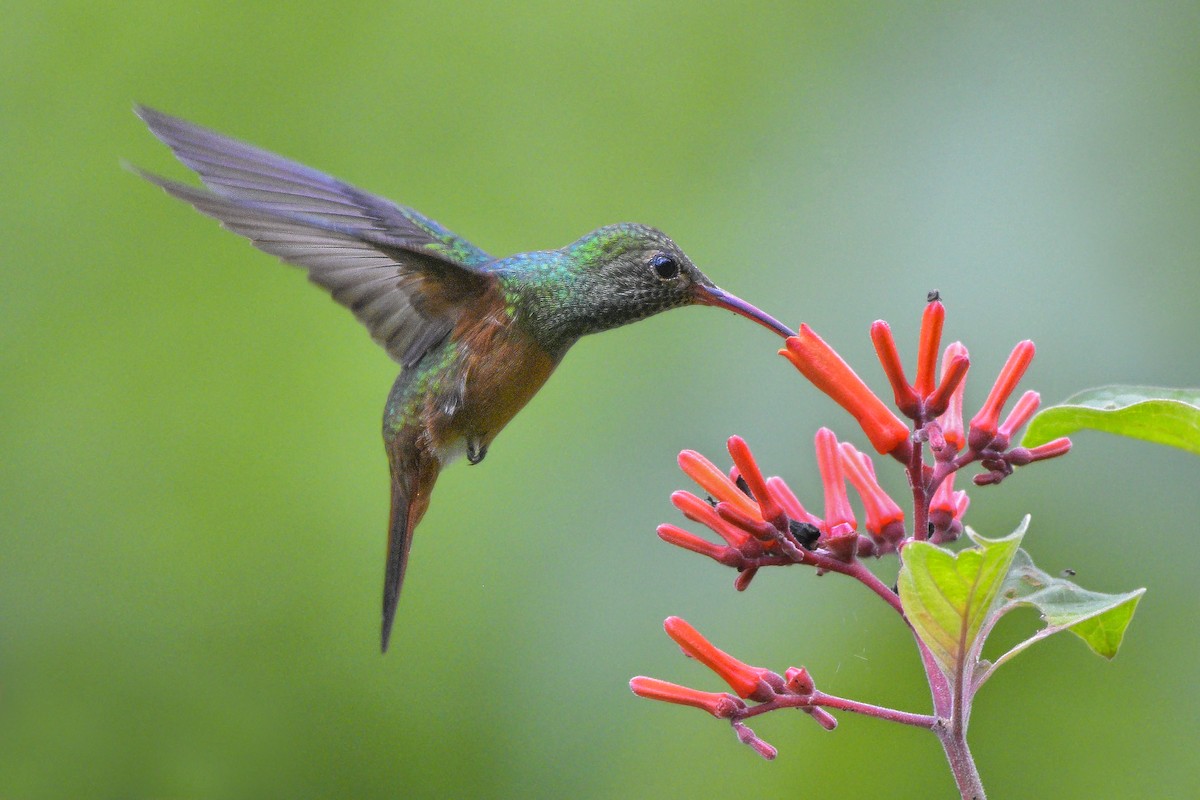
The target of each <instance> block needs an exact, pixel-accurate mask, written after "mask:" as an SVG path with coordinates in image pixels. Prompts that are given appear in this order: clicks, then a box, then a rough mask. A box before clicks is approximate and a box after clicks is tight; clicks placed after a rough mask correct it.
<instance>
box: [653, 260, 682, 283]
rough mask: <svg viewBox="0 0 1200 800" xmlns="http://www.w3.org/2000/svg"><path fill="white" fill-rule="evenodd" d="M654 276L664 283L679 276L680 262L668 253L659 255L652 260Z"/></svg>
mask: <svg viewBox="0 0 1200 800" xmlns="http://www.w3.org/2000/svg"><path fill="white" fill-rule="evenodd" d="M650 266H652V267H654V274H655V275H657V276H658V277H659V278H661V279H662V280H664V281H669V280H671V279H672V278H674V277H676V276H677V275H679V262H678V261H676V260H675V259H674V258H672V257H671V256H669V255H667V254H666V253H659V254H657V255H655V256H654V257H653V258H651V259H650Z"/></svg>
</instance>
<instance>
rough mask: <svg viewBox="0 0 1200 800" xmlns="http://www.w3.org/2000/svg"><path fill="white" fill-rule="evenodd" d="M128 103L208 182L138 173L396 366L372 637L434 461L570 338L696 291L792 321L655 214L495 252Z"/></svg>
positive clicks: (396, 587)
mask: <svg viewBox="0 0 1200 800" xmlns="http://www.w3.org/2000/svg"><path fill="white" fill-rule="evenodd" d="M137 113H138V115H139V116H140V117H141V118H142V119H143V120H144V121H145V122H146V123H147V125H148V126H149V127H150V129H151V131H152V132H153V133H154V134H155V135H156V136H157V137H158V138H159V139H161V140H162V141H163V142H165V143H166V144H167V145H168V146H169V147H170V148H171V149H172V150H173V151H174V153H175V155H176V156H177V157H178V158H179V159H180V160H181V161H182V162H183V163H184V164H186V165H187V166H189V167H191V168H192V169H194V170H195V171H196V172H197V173H198V174H199V176H200V179H201V180H202V181H203V183H204V184H205V187H206V188H203V189H200V188H195V187H191V186H187V185H185V184H181V183H176V182H174V181H170V180H167V179H165V178H160V177H158V176H155V175H151V174H148V173H144V172H139V174H141V175H142V176H143V177H145V178H146V179H147V180H149V181H151V182H152V183H155V184H157V185H158V186H160V187H162V188H163V189H165V190H166V191H167V192H168V193H170V194H172V195H174V196H175V197H178V198H180V199H182V200H184V201H186V202H188V203H191V204H192V205H193V206H194V207H195V208H196V209H197V210H199V211H201V212H202V213H204V214H207V215H209V216H212V217H215V218H216V219H218V220H220V221H221V223H222V224H223V225H224V227H226V228H229V229H230V230H232V231H234V232H236V233H240V234H242V235H244V236H246V237H247V238H249V239H250V241H251V242H252V243H253V244H254V246H256V247H258V248H259V249H261V250H264V251H266V252H268V253H272V254H274V255H276V256H278V257H280V258H281V259H283V260H284V261H286V262H288V263H291V264H295V265H297V266H300V267H303V268H305V269H306V270H307V272H308V277H309V279H310V280H311V281H313V282H314V283H316V284H318V285H320V286H322V287H324V288H325V289H326V290H328V291H329V293H330V294H331V295H332V296H333V298H334V299H335V300H337V301H338V302H339V303H341V304H342V305H344V306H346V307H347V308H349V309H350V310H351V311H352V312H353V313H354V314H355V316H356V317H358V319H359V320H360V321H361V322H362V323H363V324H364V325H366V327H367V329H368V330H369V331H370V332H371V335H372V337H373V338H374V339H375V340H376V341H377V342H379V344H380V345H381V346H383V347H384V348H385V349H386V350H387V351H388V353H389V354H390V355H391V356H392V358H394V359H395V360H396V361H397V362H399V363H400V365H401V372H400V375H399V377H397V379H396V382H395V384H394V386H393V387H392V391H391V393H390V394H389V396H388V400H387V405H386V407H385V410H384V420H383V437H384V445H385V449H386V451H387V455H388V463H389V466H390V468H391V475H392V481H391V485H392V504H391V515H390V519H389V523H388V528H389V535H388V556H387V567H386V571H385V577H384V599H383V623H382V631H381V633H382V645H383V649H384V650H385V651H386V650H387V645H388V639H389V636H390V633H391V628H392V622H393V619H394V616H395V612H396V604H397V602H398V599H399V595H400V587H401V585H402V583H403V580H404V573H405V569H406V566H407V562H408V552H409V548H410V546H411V543H412V534H413V530H414V529H415V528H416V526H417V523H418V522H420V520H421V517H422V516H423V515H424V513H425V510H426V508H428V505H429V497H430V493H431V492H432V491H433V486H434V483H435V482H436V481H437V476H438V473H439V472H440V471H441V469H442V467H444V466H445V465H446V464H448V463H449V462H450V461H451V460H453V459H454V458H456V457H458V456H460V455H464V454H465V455H466V456H467V458H468V460H469V461H470V462H471V463H473V464H474V463H479V461H481V460H482V459H483V457H484V455H486V453H487V448H488V446H489V445H490V444H491V442H492V440H493V439H495V437H496V435H497V434H498V433H499V432H500V431H501V429H503V428H504V426H505V425H507V424H508V422H509V420H511V419H512V418H513V416H514V415H515V414H516V413H517V412H518V411H519V410H520V409H521V408H522V407H524V405H525V404H526V403H527V402H528V401H529V399H530V398H531V397H533V395H534V394H535V393H536V392H537V391H538V389H540V388H541V386H542V385H543V384H544V383H545V381H546V380H547V379H548V378H549V377H550V374H551V373H552V372H553V371H554V368H555V367H556V366H557V365H558V363H559V362H560V361H561V360H562V358H563V356H564V355H565V354H566V352H567V350H568V349H569V348H570V347H571V345H572V344H574V343H575V342H576V341H577V340H578V339H579V338H580V337H581V336H585V335H587V334H589V333H596V332H599V331H603V330H608V329H610V328H615V327H618V326H620V325H625V324H628V323H630V322H636V321H637V320H640V319H644V318H646V317H649V316H651V315H653V314H657V313H659V312H661V311H665V310H667V309H670V308H676V307H679V306H684V305H695V304H700V305H715V306H719V307H723V308H727V309H729V310H731V311H735V312H736V313H739V314H742V315H743V316H746V317H749V318H751V319H753V320H755V321H756V322H759V323H760V324H762V325H764V326H766V327H768V328H770V329H771V330H773V331H775V332H776V333H779V334H780V335H789V334H790V333H791V331H790V330H789V329H788V328H787V327H786V326H784V325H782V324H781V323H779V322H777V321H776V320H774V319H772V318H770V317H768V316H767V315H765V314H763V313H762V312H761V311H758V310H757V309H755V308H753V307H752V306H749V305H747V304H745V303H744V302H742V301H741V300H738V299H737V298H735V297H733V296H732V295H728V294H726V293H725V292H723V291H721V290H720V289H718V288H717V287H716V286H715V285H714V284H713V283H712V281H710V280H709V279H708V278H707V277H705V276H704V275H703V273H701V272H700V271H699V270H698V269H696V267H695V266H694V265H693V264H692V262H691V261H690V260H689V259H688V257H687V256H686V255H684V253H683V252H682V251H681V250H680V249H679V247H678V246H677V245H676V244H675V243H674V242H673V241H671V239H670V238H668V237H667V236H666V235H665V234H664V233H662V232H661V231H659V230H656V229H654V228H651V227H648V226H645V225H637V224H633V223H623V224H619V225H610V226H607V227H604V228H600V229H598V230H595V231H593V232H592V233H589V234H587V235H586V236H584V237H582V238H581V239H579V240H578V241H576V242H573V243H572V244H569V245H567V246H566V247H563V248H561V249H558V250H545V251H538V252H531V253H521V254H518V255H514V256H510V257H508V258H503V259H494V258H492V256H490V255H488V254H487V253H486V252H484V251H483V250H481V249H479V248H478V247H476V246H474V245H473V244H471V243H470V242H468V241H467V240H466V239H463V238H462V237H460V236H457V235H456V234H454V233H452V232H450V231H449V230H447V229H446V228H444V227H442V226H441V225H439V224H438V223H437V222H434V221H433V220H431V219H429V218H428V217H425V216H423V215H422V214H420V213H418V212H416V211H414V210H413V209H411V208H406V207H404V206H398V205H396V204H394V203H392V202H390V201H388V200H385V199H383V198H381V197H377V196H375V195H371V194H368V193H367V192H364V191H362V190H361V189H357V188H355V187H353V186H350V185H349V184H346V183H344V182H342V181H339V180H337V179H336V178H332V177H330V176H328V175H325V174H324V173H321V172H318V171H316V170H314V169H311V168H309V167H305V166H303V165H301V164H297V163H295V162H293V161H289V160H287V159H284V158H282V157H280V156H277V155H275V154H273V153H269V152H267V151H265V150H261V149H259V148H256V147H252V146H250V145H247V144H244V143H242V142H239V141H236V140H234V139H230V138H228V137H225V136H222V135H221V134H218V133H215V132H213V131H210V130H207V129H205V128H201V127H199V126H196V125H193V124H191V123H189V122H186V121H184V120H181V119H177V118H174V117H170V116H167V115H165V114H162V113H160V112H157V111H154V110H152V109H148V108H143V107H139V108H138V109H137Z"/></svg>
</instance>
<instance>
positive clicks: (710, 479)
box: [679, 450, 762, 519]
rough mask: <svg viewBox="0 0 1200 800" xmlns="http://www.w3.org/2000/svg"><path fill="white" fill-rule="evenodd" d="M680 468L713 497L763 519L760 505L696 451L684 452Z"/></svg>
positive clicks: (751, 515)
mask: <svg viewBox="0 0 1200 800" xmlns="http://www.w3.org/2000/svg"><path fill="white" fill-rule="evenodd" d="M679 468H680V469H682V470H683V471H684V472H685V473H686V474H687V475H688V477H690V478H691V479H692V480H694V481H695V482H696V483H697V484H699V486H700V488H702V489H704V491H706V492H708V493H709V494H711V495H712V496H713V497H715V498H717V499H718V500H723V501H725V502H727V503H732V504H733V505H735V506H737V507H738V509H740V510H741V511H742V512H743V513H745V514H746V515H747V516H750V517H754V518H756V519H762V515H761V514H760V513H759V511H758V503H755V502H754V501H753V500H751V499H750V498H749V497H747V496H746V493H745V492H743V491H742V490H741V489H739V488H738V487H737V486H736V485H735V484H734V482H733V481H731V480H729V477H728V476H727V475H726V474H725V473H724V472H722V471H721V470H719V469H717V466H716V464H714V463H712V462H711V461H709V460H708V459H707V458H705V457H704V456H702V455H700V454H699V453H697V452H696V451H695V450H684V451H683V452H681V453H680V454H679Z"/></svg>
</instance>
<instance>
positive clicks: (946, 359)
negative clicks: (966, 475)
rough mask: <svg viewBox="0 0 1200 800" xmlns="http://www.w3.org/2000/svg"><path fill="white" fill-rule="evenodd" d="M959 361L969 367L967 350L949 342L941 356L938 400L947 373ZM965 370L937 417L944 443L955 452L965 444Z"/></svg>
mask: <svg viewBox="0 0 1200 800" xmlns="http://www.w3.org/2000/svg"><path fill="white" fill-rule="evenodd" d="M960 359H966V360H967V366H970V363H971V362H970V356H969V355H968V353H967V348H966V347H964V346H963V343H962V342H951V343H950V345H949V346H948V347H947V348H946V353H945V355H943V356H942V384H941V386H939V387H938V391H937V392H936V394H935V396H936V397H937V398H938V399H939V400H940V398H941V395H942V389H943V388H945V387H946V386H947V385H948V381H947V373H948V372H949V371H950V368H951V367H952V366H953V365H954V364H955V363H956V362H958V361H959V360H960ZM965 378H966V370H965V369H964V370H963V377H962V378H960V379H959V380H958V384H957V385H956V386H953V387H952V388H951V389H950V399H949V402H948V403H947V404H946V406H945V408H944V411H943V413H942V415H941V416H940V417H938V424H939V425H940V426H941V428H942V435H943V436H945V437H946V441H947V442H948V443H949V445H950V446H951V447H953V448H954V450H955V451H959V450H962V449H963V445H964V444H966V443H967V440H966V437H965V436H964V435H963V415H962V407H963V390H964V388H965V387H966V381H965V380H964V379H965Z"/></svg>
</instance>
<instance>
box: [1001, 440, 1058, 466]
mask: <svg viewBox="0 0 1200 800" xmlns="http://www.w3.org/2000/svg"><path fill="white" fill-rule="evenodd" d="M1070 450H1071V440H1070V439H1068V438H1067V437H1065V436H1063V437H1061V438H1058V439H1055V440H1054V441H1052V442H1046V443H1045V444H1039V445H1038V446H1037V447H1015V448H1013V449H1012V450H1009V451H1008V453H1007V454H1006V457H1007V458H1008V462H1009V463H1010V464H1012V465H1013V466H1016V467H1023V466H1025V465H1026V464H1032V463H1033V462H1034V461H1045V460H1046V459H1047V458H1057V457H1058V456H1065V455H1066V454H1067V453H1068V452H1069V451H1070Z"/></svg>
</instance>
